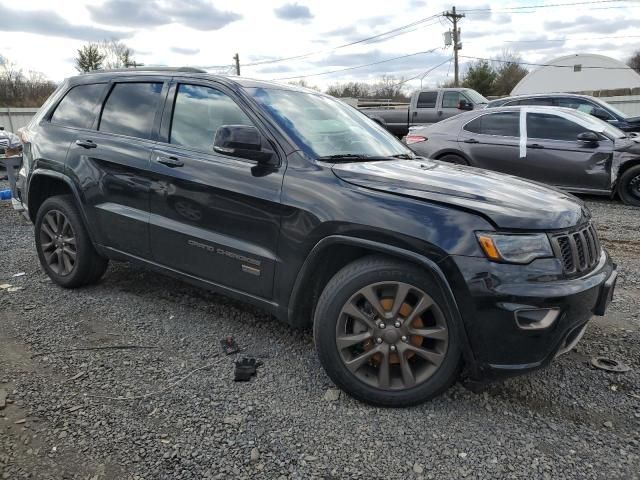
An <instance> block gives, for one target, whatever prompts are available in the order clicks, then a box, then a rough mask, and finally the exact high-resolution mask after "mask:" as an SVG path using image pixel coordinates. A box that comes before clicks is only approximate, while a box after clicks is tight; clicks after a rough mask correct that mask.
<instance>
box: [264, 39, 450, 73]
mask: <svg viewBox="0 0 640 480" xmlns="http://www.w3.org/2000/svg"><path fill="white" fill-rule="evenodd" d="M438 48H439V47H438ZM438 48H432V49H431V50H425V51H424V52H415V53H410V54H408V55H401V56H399V57H393V58H387V59H386V60H380V61H378V62H371V63H366V64H364V65H356V66H354V67H347V68H340V69H337V70H329V71H326V72H319V73H311V74H308V75H297V76H295V77H281V78H274V80H293V79H296V78H307V77H318V76H320V75H329V74H331V73H338V72H346V71H348V70H355V69H357V68H364V67H370V66H372V65H380V64H381V63H387V62H392V61H394V60H400V59H401V58H408V57H415V56H416V55H424V54H427V53H433V52H435V51H436V50H438Z"/></svg>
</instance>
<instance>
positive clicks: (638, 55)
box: [627, 50, 640, 73]
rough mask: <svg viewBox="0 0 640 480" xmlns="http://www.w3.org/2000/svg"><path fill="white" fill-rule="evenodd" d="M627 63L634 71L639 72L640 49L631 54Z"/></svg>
mask: <svg viewBox="0 0 640 480" xmlns="http://www.w3.org/2000/svg"><path fill="white" fill-rule="evenodd" d="M627 65H629V66H630V67H631V68H633V69H634V70H635V71H636V72H638V73H640V50H636V52H635V53H634V54H633V55H631V58H629V60H627Z"/></svg>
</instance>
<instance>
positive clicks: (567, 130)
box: [526, 112, 613, 190]
mask: <svg viewBox="0 0 640 480" xmlns="http://www.w3.org/2000/svg"><path fill="white" fill-rule="evenodd" d="M586 131H587V128H585V127H583V126H582V125H580V124H578V123H575V122H572V121H571V120H569V119H567V118H564V117H562V116H559V115H555V114H552V113H538V112H527V157H526V160H527V162H526V163H527V165H528V170H527V171H528V174H527V176H528V177H529V178H532V179H534V180H538V181H540V182H543V183H548V184H550V185H557V186H561V187H567V188H570V189H591V190H607V189H608V188H609V183H610V182H609V179H610V165H611V158H612V155H613V142H612V141H611V140H609V139H608V138H606V137H604V136H602V138H601V140H600V142H599V144H598V145H597V146H588V145H584V144H583V143H582V142H578V141H577V136H578V134H580V133H584V132H586Z"/></svg>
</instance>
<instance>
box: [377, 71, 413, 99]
mask: <svg viewBox="0 0 640 480" xmlns="http://www.w3.org/2000/svg"><path fill="white" fill-rule="evenodd" d="M403 85H404V78H402V77H401V78H396V77H394V76H393V75H383V76H382V77H380V79H379V80H378V81H377V82H376V83H374V84H373V87H372V88H373V92H374V97H377V98H388V99H391V100H396V101H402V100H407V99H408V97H407V95H406V94H405V93H404V92H403Z"/></svg>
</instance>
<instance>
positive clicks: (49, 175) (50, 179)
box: [27, 169, 95, 245]
mask: <svg viewBox="0 0 640 480" xmlns="http://www.w3.org/2000/svg"><path fill="white" fill-rule="evenodd" d="M57 195H71V196H72V197H73V201H74V203H75V205H76V207H77V208H78V211H79V212H80V218H82V221H83V223H84V226H85V228H86V229H87V232H88V233H89V238H90V239H91V241H92V243H94V245H95V242H94V235H93V231H92V229H91V224H90V222H88V220H87V217H86V212H85V211H84V208H82V201H81V197H80V192H79V191H78V189H77V187H76V186H75V185H74V183H73V182H72V181H71V179H70V178H69V177H67V176H66V175H64V174H63V173H60V172H54V171H49V170H41V169H37V170H35V171H34V172H33V173H32V175H31V178H30V179H29V186H28V189H27V209H28V212H29V218H30V219H31V221H32V222H33V223H35V221H36V216H37V215H38V210H39V209H40V206H41V205H42V204H43V203H44V202H45V200H46V199H47V198H51V197H53V196H57Z"/></svg>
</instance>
